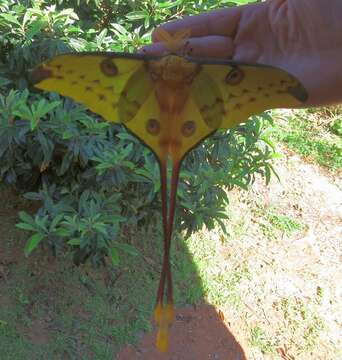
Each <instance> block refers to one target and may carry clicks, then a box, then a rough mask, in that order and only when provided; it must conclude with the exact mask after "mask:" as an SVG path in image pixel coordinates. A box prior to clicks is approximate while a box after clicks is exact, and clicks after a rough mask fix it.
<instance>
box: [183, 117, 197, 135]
mask: <svg viewBox="0 0 342 360" xmlns="http://www.w3.org/2000/svg"><path fill="white" fill-rule="evenodd" d="M195 130H196V125H195V122H194V121H187V122H185V123H184V124H183V126H182V134H183V136H185V137H189V136H191V135H193V133H194V132H195Z"/></svg>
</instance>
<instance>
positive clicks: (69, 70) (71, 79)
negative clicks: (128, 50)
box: [31, 53, 152, 122]
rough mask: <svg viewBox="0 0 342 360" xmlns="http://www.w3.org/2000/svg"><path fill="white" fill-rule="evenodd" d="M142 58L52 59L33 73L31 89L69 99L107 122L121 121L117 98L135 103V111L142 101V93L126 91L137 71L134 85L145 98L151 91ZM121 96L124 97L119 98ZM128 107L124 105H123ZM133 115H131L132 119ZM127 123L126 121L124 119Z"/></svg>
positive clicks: (94, 56)
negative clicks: (32, 87) (52, 92)
mask: <svg viewBox="0 0 342 360" xmlns="http://www.w3.org/2000/svg"><path fill="white" fill-rule="evenodd" d="M143 66H144V61H143V60H141V59H134V58H130V57H128V58H126V57H123V56H122V57H117V56H115V55H114V56H113V55H110V53H109V54H108V55H107V54H96V53H94V54H87V53H85V54H65V55H59V56H56V57H54V58H53V59H51V60H48V61H46V62H44V63H43V64H42V65H40V66H39V67H37V68H36V69H35V70H34V71H33V73H32V76H31V77H32V80H33V83H34V86H35V87H37V88H39V89H42V90H47V91H54V92H57V93H59V94H61V95H64V96H68V97H70V98H72V99H73V100H75V101H77V102H79V103H81V104H83V105H85V106H86V107H87V108H89V109H90V110H91V111H93V112H95V113H97V114H99V115H101V116H102V117H103V118H105V119H106V120H109V121H114V122H121V121H124V120H121V119H120V115H122V114H120V111H119V110H120V109H119V99H120V98H121V99H122V98H124V97H125V95H127V94H128V96H129V97H130V98H128V101H129V102H130V103H132V102H136V104H135V105H136V106H135V110H136V108H138V106H139V105H140V104H141V103H142V102H143V99H142V98H139V96H140V95H141V94H139V93H138V94H137V92H134V91H133V94H134V95H133V96H136V97H137V98H133V99H131V97H132V96H131V94H132V91H131V89H128V90H127V91H126V94H125V93H124V90H125V88H126V85H127V82H128V81H129V79H130V78H131V77H132V76H133V75H134V74H136V73H137V72H138V75H139V76H140V77H141V78H140V79H135V80H138V81H135V84H136V86H141V85H143V86H144V87H145V89H144V90H145V91H143V92H142V93H143V95H144V96H147V95H148V93H149V92H150V91H151V89H152V83H151V80H150V78H149V77H148V74H147V73H146V72H144V71H139V70H141V69H143ZM123 94H124V96H122V95H123ZM124 105H125V106H127V102H126V104H124ZM132 116H134V114H131V117H132ZM125 120H127V119H125ZM128 120H129V119H128Z"/></svg>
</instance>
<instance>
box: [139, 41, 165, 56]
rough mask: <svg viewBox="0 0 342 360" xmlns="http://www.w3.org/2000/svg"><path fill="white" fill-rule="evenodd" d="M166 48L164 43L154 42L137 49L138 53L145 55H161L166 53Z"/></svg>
mask: <svg viewBox="0 0 342 360" xmlns="http://www.w3.org/2000/svg"><path fill="white" fill-rule="evenodd" d="M167 52H168V50H167V48H166V46H165V44H164V43H162V42H156V43H152V44H150V45H146V46H143V47H142V48H140V49H138V54H146V55H163V54H165V53H167Z"/></svg>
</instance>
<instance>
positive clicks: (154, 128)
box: [146, 119, 160, 135]
mask: <svg viewBox="0 0 342 360" xmlns="http://www.w3.org/2000/svg"><path fill="white" fill-rule="evenodd" d="M146 131H147V132H148V133H149V134H151V135H158V134H159V132H160V123H159V121H158V120H156V119H149V120H148V121H147V123H146Z"/></svg>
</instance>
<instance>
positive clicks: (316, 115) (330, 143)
mask: <svg viewBox="0 0 342 360" xmlns="http://www.w3.org/2000/svg"><path fill="white" fill-rule="evenodd" d="M275 117H276V119H275V127H274V129H273V137H274V139H275V140H277V141H280V142H282V143H283V144H285V145H286V146H287V147H288V148H290V149H292V150H294V151H295V152H297V153H298V154H300V155H302V156H303V157H305V158H307V159H310V160H311V161H314V162H317V163H318V164H320V165H321V166H324V167H326V168H328V169H329V170H331V171H334V172H335V171H339V170H341V168H342V110H341V108H338V107H336V108H322V109H309V110H297V111H282V112H276V115H275Z"/></svg>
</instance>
